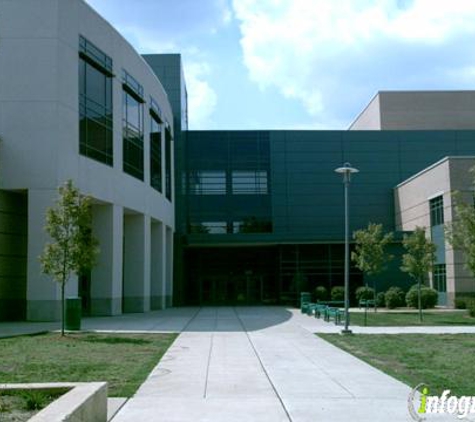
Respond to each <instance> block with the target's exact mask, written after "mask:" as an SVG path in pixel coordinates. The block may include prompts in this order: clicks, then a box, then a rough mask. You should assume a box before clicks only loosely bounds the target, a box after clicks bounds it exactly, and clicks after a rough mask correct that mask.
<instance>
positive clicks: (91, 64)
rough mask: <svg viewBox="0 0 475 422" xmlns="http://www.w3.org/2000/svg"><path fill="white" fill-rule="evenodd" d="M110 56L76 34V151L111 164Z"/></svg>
mask: <svg viewBox="0 0 475 422" xmlns="http://www.w3.org/2000/svg"><path fill="white" fill-rule="evenodd" d="M112 77H113V74H112V59H111V58H110V57H108V56H107V55H106V54H104V53H103V52H102V51H101V50H99V49H98V48H97V47H96V46H94V45H93V44H92V43H90V42H89V41H88V40H86V39H85V38H84V37H79V153H80V154H81V155H84V156H86V157H89V158H92V159H94V160H97V161H100V162H101V163H104V164H108V165H110V166H112V165H113V134H112V133H113V130H112Z"/></svg>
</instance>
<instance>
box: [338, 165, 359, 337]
mask: <svg viewBox="0 0 475 422" xmlns="http://www.w3.org/2000/svg"><path fill="white" fill-rule="evenodd" d="M335 172H336V173H340V174H341V175H343V184H344V185H345V328H344V329H343V330H342V331H341V332H342V333H343V334H351V330H350V329H349V328H348V325H349V322H350V312H349V307H350V229H349V213H348V187H349V185H350V182H351V174H352V173H358V172H359V170H358V169H355V168H354V167H351V164H350V163H345V164H343V167H338V168H337V169H335Z"/></svg>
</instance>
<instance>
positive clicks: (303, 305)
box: [300, 292, 312, 314]
mask: <svg viewBox="0 0 475 422" xmlns="http://www.w3.org/2000/svg"><path fill="white" fill-rule="evenodd" d="M311 301H312V294H311V293H309V292H301V293H300V311H301V312H302V313H303V314H304V313H307V307H308V304H309V303H310V302H311Z"/></svg>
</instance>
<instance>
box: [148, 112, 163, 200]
mask: <svg viewBox="0 0 475 422" xmlns="http://www.w3.org/2000/svg"><path fill="white" fill-rule="evenodd" d="M150 184H151V186H152V187H153V188H154V189H156V190H158V191H159V192H161V191H162V134H161V131H160V125H159V123H158V122H157V121H156V120H155V119H154V118H153V117H151V128H150Z"/></svg>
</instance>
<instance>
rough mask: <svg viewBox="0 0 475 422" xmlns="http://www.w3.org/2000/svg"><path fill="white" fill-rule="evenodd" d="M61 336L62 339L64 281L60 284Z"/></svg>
mask: <svg viewBox="0 0 475 422" xmlns="http://www.w3.org/2000/svg"><path fill="white" fill-rule="evenodd" d="M61 336H62V337H64V280H63V282H62V283H61Z"/></svg>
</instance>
